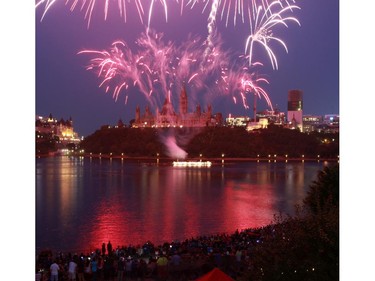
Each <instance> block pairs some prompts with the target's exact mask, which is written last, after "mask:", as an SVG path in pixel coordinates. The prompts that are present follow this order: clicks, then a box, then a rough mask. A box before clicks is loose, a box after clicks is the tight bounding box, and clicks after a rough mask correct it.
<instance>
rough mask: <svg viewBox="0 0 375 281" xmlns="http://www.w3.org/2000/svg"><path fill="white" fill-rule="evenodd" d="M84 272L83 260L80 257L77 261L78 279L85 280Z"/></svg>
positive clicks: (79, 280)
mask: <svg viewBox="0 0 375 281" xmlns="http://www.w3.org/2000/svg"><path fill="white" fill-rule="evenodd" d="M84 272H85V262H84V260H83V257H81V258H80V259H79V260H78V262H77V275H78V281H85V277H84Z"/></svg>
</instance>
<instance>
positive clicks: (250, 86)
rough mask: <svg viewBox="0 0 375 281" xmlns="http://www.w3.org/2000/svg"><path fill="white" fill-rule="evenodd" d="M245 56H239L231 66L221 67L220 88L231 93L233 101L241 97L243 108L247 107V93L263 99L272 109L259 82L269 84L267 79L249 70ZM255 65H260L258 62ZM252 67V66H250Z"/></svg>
mask: <svg viewBox="0 0 375 281" xmlns="http://www.w3.org/2000/svg"><path fill="white" fill-rule="evenodd" d="M247 59H248V58H247V57H245V56H240V57H238V60H237V61H236V62H234V63H233V65H232V66H228V67H225V68H222V74H221V81H220V85H219V87H220V89H221V91H222V92H224V93H225V94H227V95H231V96H232V99H233V102H234V103H237V99H238V96H239V97H240V98H241V101H242V104H243V106H244V108H246V109H248V108H249V104H248V101H247V95H248V94H250V95H254V96H255V97H256V98H259V99H261V98H262V97H263V98H264V99H265V101H266V103H267V105H268V106H269V108H270V109H271V110H273V105H272V102H271V99H270V97H269V95H268V94H267V92H266V90H265V89H264V88H263V87H262V86H261V84H269V82H268V80H267V79H266V78H264V77H262V76H260V75H258V74H256V72H255V71H254V70H251V69H250V68H249V67H248V66H247V65H246V64H247ZM255 66H262V64H260V63H258V64H257V65H255ZM252 68H254V66H253V67H252Z"/></svg>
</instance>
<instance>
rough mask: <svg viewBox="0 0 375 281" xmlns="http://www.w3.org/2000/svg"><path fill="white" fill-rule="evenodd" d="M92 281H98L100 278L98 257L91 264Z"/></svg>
mask: <svg viewBox="0 0 375 281" xmlns="http://www.w3.org/2000/svg"><path fill="white" fill-rule="evenodd" d="M91 272H92V281H96V280H97V278H98V262H97V261H96V257H95V258H94V259H93V260H92V262H91Z"/></svg>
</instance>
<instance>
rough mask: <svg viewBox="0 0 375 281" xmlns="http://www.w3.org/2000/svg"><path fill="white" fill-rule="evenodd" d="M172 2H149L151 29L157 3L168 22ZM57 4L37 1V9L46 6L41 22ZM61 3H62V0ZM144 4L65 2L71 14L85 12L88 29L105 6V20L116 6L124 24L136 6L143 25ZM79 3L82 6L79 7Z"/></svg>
mask: <svg viewBox="0 0 375 281" xmlns="http://www.w3.org/2000/svg"><path fill="white" fill-rule="evenodd" d="M170 1H171V0H170ZM170 1H167V0H149V1H148V2H149V6H148V13H147V24H148V27H149V28H150V25H151V20H152V15H153V13H154V6H155V2H160V4H161V6H162V8H163V11H164V16H165V20H166V21H168V2H170ZM56 2H58V0H36V4H35V8H36V9H37V8H38V7H41V6H44V11H43V14H42V17H41V21H42V20H43V19H44V17H45V16H46V14H47V12H48V11H49V10H50V8H51V7H52V6H54V4H55V3H56ZM59 2H62V0H61V1H59ZM116 2H117V7H116V5H115V4H116ZM144 2H145V1H143V0H65V5H70V8H69V9H70V11H71V12H73V11H74V10H75V9H76V8H77V7H80V8H79V9H80V10H81V11H84V13H85V19H86V20H87V28H89V27H90V23H91V20H92V15H93V12H94V10H96V8H98V7H99V6H103V7H102V9H103V11H104V20H107V18H108V15H109V10H110V7H112V6H115V8H116V9H117V10H118V12H119V15H120V17H121V18H123V19H124V22H126V21H127V13H128V6H129V5H131V6H134V8H133V9H135V10H136V11H137V14H138V17H139V19H140V21H141V23H142V24H143V23H144V17H145V16H146V11H145V4H144ZM173 2H176V3H177V4H178V3H179V0H173ZM79 3H80V5H78V4H79ZM184 5H185V4H184V1H183V0H182V1H181V4H180V6H181V7H180V9H181V10H180V12H181V14H182V12H183V6H184ZM129 8H130V7H129ZM77 9H78V8H77Z"/></svg>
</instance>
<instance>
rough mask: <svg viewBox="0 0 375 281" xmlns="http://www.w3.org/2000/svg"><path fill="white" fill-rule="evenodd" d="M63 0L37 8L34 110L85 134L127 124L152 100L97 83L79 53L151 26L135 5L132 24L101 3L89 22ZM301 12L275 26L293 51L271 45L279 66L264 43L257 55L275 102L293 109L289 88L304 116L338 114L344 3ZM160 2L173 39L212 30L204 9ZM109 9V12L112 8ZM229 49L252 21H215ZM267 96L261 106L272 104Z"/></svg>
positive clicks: (160, 23) (162, 26) (217, 106)
mask: <svg viewBox="0 0 375 281" xmlns="http://www.w3.org/2000/svg"><path fill="white" fill-rule="evenodd" d="M64 2H65V1H57V2H56V3H55V4H54V6H53V7H51V9H50V10H49V11H48V13H47V14H46V16H45V18H44V19H43V21H41V22H40V18H41V15H42V12H43V8H38V9H37V10H36V15H35V21H36V28H35V51H36V57H35V67H36V68H35V69H36V72H35V79H36V80H35V82H36V85H35V86H36V88H35V89H36V92H35V95H36V99H35V105H36V110H35V113H36V114H37V115H42V116H48V115H49V114H50V113H52V115H53V116H54V117H56V118H57V119H60V118H64V119H68V118H69V117H72V119H73V121H74V128H75V131H77V132H78V134H79V135H80V136H87V135H89V134H91V133H93V132H94V131H95V130H97V129H99V128H100V126H101V125H104V124H109V125H113V124H115V123H117V121H118V120H119V119H120V118H121V119H122V120H123V121H124V122H125V123H129V121H130V120H131V119H133V118H134V115H135V107H136V105H138V104H139V105H140V106H141V108H144V106H145V105H146V102H145V101H144V100H142V99H141V98H140V94H139V93H137V92H133V93H130V94H129V99H128V103H127V104H125V102H124V101H125V95H121V94H120V97H119V99H118V100H117V101H115V100H114V99H113V98H112V94H110V93H105V91H104V89H103V88H99V79H98V78H96V76H95V73H94V72H90V71H87V70H86V69H85V66H86V65H87V64H88V62H89V57H87V56H83V55H77V52H79V51H81V50H83V49H97V50H103V49H108V48H109V47H110V45H111V43H112V42H113V41H115V40H117V39H122V40H124V41H126V42H128V43H129V44H130V45H131V44H133V43H134V41H135V40H136V39H137V38H138V37H139V35H140V34H141V33H142V32H143V31H144V30H145V25H144V24H143V25H142V24H141V22H140V21H139V18H138V15H137V13H136V10H135V9H133V8H130V10H129V11H130V12H131V13H130V14H129V15H128V18H127V22H126V23H124V20H123V19H122V18H120V17H119V16H118V14H117V13H116V11H112V13H109V18H108V19H107V21H103V19H102V18H103V15H104V12H103V10H102V9H99V8H98V13H97V14H95V15H93V17H92V22H91V25H90V28H89V29H87V21H86V20H85V19H84V14H83V12H80V11H79V10H78V9H77V10H74V11H73V12H70V11H69V9H68V7H67V6H64ZM297 4H298V5H299V6H300V7H301V10H297V11H295V12H294V13H293V16H295V17H297V18H298V20H299V21H300V23H301V26H298V25H297V24H294V23H290V24H289V28H276V29H274V34H275V35H276V36H277V37H279V38H280V39H282V40H283V41H285V42H286V45H287V47H288V50H289V52H288V53H286V52H285V50H284V49H283V48H282V47H281V46H280V45H272V46H274V47H273V50H274V52H275V53H276V56H277V58H278V64H279V69H278V70H273V69H272V68H271V65H270V62H269V60H268V59H267V58H266V57H262V53H261V52H262V49H260V48H259V49H258V50H257V51H258V52H259V57H257V59H258V60H261V61H262V62H263V63H264V65H265V66H264V67H263V68H262V73H263V74H264V75H265V76H266V78H267V79H268V81H269V83H270V84H269V85H267V86H265V87H264V88H265V90H266V91H267V93H268V95H269V97H270V99H271V101H272V103H273V105H274V107H278V108H279V109H280V110H281V111H286V109H287V94H288V90H291V89H301V90H302V91H303V93H304V114H316V115H324V114H338V113H339V4H338V0H330V1H327V0H314V1H306V0H301V1H297ZM160 7H161V6H160V5H157V6H156V7H155V10H154V14H153V19H152V25H151V27H152V28H154V29H155V30H156V31H157V32H162V33H164V36H165V38H166V39H168V40H172V41H174V42H177V43H176V44H178V42H183V41H185V40H186V39H187V37H188V35H189V34H192V35H193V36H198V35H199V36H201V37H202V38H206V36H207V18H208V11H205V12H204V13H203V14H202V10H201V9H200V8H194V9H193V10H189V9H185V11H184V13H183V14H182V15H180V14H179V12H178V11H177V9H176V8H175V7H177V6H176V5H172V4H170V5H169V6H168V7H169V19H168V22H167V23H166V22H165V19H164V14H163V12H162V10H161V8H160ZM110 12H111V11H110ZM217 28H218V33H219V34H220V35H221V36H222V38H223V41H224V47H225V48H227V49H228V50H230V51H233V52H236V53H243V52H244V48H245V41H246V38H247V36H248V35H249V27H248V25H247V24H237V25H236V26H235V27H233V25H229V26H228V27H225V26H224V24H223V23H222V22H218V24H217ZM266 108H267V106H266V103H265V101H264V99H263V100H261V101H260V102H259V103H258V110H262V109H266ZM213 111H214V112H222V113H223V115H224V117H226V116H227V115H228V114H229V113H232V114H234V115H244V114H246V115H249V116H252V112H251V110H246V109H245V108H244V107H243V106H242V105H241V104H234V103H230V102H226V101H223V100H220V99H218V100H216V101H214V102H213Z"/></svg>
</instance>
